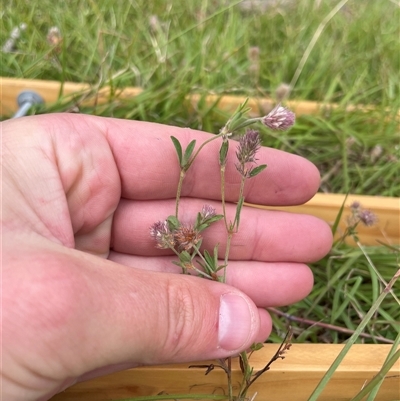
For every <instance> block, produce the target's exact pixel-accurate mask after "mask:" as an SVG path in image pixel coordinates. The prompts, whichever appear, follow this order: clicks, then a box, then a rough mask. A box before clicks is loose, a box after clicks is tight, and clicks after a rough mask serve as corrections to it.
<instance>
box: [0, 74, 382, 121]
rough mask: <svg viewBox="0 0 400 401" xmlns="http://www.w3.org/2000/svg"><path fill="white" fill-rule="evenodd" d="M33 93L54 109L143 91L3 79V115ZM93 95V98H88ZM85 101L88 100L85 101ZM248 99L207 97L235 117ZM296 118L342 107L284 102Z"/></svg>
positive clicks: (266, 105)
mask: <svg viewBox="0 0 400 401" xmlns="http://www.w3.org/2000/svg"><path fill="white" fill-rule="evenodd" d="M28 89H30V90H33V91H35V92H37V93H38V94H39V95H41V96H42V98H43V99H44V101H45V103H46V104H49V105H51V104H52V103H54V102H56V101H57V100H58V99H60V98H63V99H64V100H67V99H71V98H74V99H76V100H77V101H79V102H82V103H83V104H85V105H95V104H103V103H106V102H108V100H109V99H110V97H111V95H112V98H119V99H130V98H133V97H135V96H137V95H139V94H140V93H141V92H142V89H141V88H137V87H126V88H123V89H115V88H111V87H109V86H103V87H102V88H100V89H98V88H96V87H95V86H93V85H92V86H91V85H89V84H86V83H75V82H64V83H61V82H59V81H44V80H35V79H19V78H6V77H0V115H1V116H11V115H12V114H13V113H15V111H16V110H17V109H18V105H17V96H18V94H19V93H20V92H22V91H23V90H28ZM88 94H91V95H90V96H85V95H88ZM83 99H85V100H83ZM200 99H202V97H201V96H200V95H196V94H193V95H191V96H189V98H188V101H189V103H190V104H191V105H192V107H193V108H194V109H196V107H197V104H198V102H199V101H200ZM245 99H246V97H245V96H226V95H224V96H221V95H212V94H211V95H208V96H206V98H205V99H203V100H205V102H206V103H207V104H208V105H212V104H215V103H218V108H219V109H220V110H223V111H225V112H228V113H232V112H233V111H234V110H235V109H236V108H237V107H238V106H239V105H240V104H241V103H243V102H244V100H245ZM274 104H275V100H273V99H270V98H250V99H249V100H248V104H247V105H248V106H249V107H250V108H251V110H250V112H249V115H250V116H252V117H258V116H260V115H262V114H263V113H267V112H269V111H270V110H271V109H272V107H273V106H274ZM285 105H287V106H288V107H289V108H290V109H291V110H293V111H294V112H295V113H296V115H298V116H300V115H307V114H317V113H320V112H321V110H329V109H334V108H337V107H339V106H338V105H337V104H334V103H320V102H313V101H306V100H301V101H297V100H288V101H286V102H285ZM373 108H374V107H373V106H368V105H367V106H365V105H363V106H357V105H353V106H351V105H350V106H347V108H346V109H347V110H349V111H352V110H356V109H358V110H371V109H373Z"/></svg>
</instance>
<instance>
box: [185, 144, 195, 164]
mask: <svg viewBox="0 0 400 401" xmlns="http://www.w3.org/2000/svg"><path fill="white" fill-rule="evenodd" d="M195 146H196V139H193V141H191V142H190V143H189V145H188V147H187V148H186V150H185V154H184V155H183V160H182V167H184V166H186V164H187V163H188V161H189V159H190V157H191V156H192V153H193V150H194V147H195Z"/></svg>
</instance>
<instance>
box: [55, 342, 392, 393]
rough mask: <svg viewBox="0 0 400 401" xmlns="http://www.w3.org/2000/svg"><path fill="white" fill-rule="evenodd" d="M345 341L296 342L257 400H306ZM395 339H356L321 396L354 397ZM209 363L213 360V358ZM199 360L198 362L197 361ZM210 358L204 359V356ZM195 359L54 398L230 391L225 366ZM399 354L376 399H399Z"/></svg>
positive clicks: (256, 357)
mask: <svg viewBox="0 0 400 401" xmlns="http://www.w3.org/2000/svg"><path fill="white" fill-rule="evenodd" d="M277 347H278V345H277V344H265V346H264V348H263V349H262V350H260V351H257V352H255V353H254V354H253V356H252V358H251V362H252V366H253V367H254V369H255V370H260V369H262V368H263V367H264V366H265V364H266V363H267V362H268V361H269V360H270V358H271V357H272V355H273V354H274V353H275V351H276V349H277ZM342 347H343V345H340V344H293V346H292V348H291V349H290V351H289V352H288V353H287V354H286V358H285V359H284V360H277V361H276V362H274V363H273V364H272V367H271V370H270V371H268V372H267V373H265V374H264V375H263V376H261V377H260V378H259V379H258V380H257V382H256V383H255V384H254V386H253V387H252V390H251V392H250V394H254V393H255V392H257V393H258V395H257V398H256V400H260V401H262V400H274V401H287V400H291V401H304V400H306V399H307V398H308V397H309V396H310V395H311V393H312V391H313V390H314V388H315V387H316V385H317V384H318V383H319V381H320V380H321V378H322V376H323V375H324V373H325V372H326V371H327V370H328V368H329V367H330V365H331V363H332V362H333V360H334V359H335V358H336V356H337V355H338V353H339V352H340V350H341V349H342ZM390 348H391V345H386V344H383V345H371V344H356V345H354V346H353V347H352V348H351V349H350V351H349V353H348V354H347V355H346V357H345V359H344V360H343V362H342V364H341V365H340V366H339V368H338V370H337V371H336V373H335V374H334V376H333V378H332V379H331V381H330V383H329V384H328V386H327V387H326V389H325V390H324V392H323V393H322V395H321V396H320V398H319V401H332V400H349V399H350V398H352V397H353V396H355V395H356V394H357V392H358V391H360V390H361V389H362V388H363V386H365V384H366V383H368V382H369V381H370V380H371V379H372V378H373V377H374V376H375V375H376V374H377V373H378V372H379V370H380V369H381V367H382V365H383V363H384V360H385V358H386V356H387V354H388V352H389V350H390ZM209 363H212V361H210V362H209ZM195 364H196V363H195ZM202 364H204V362H202ZM189 365H190V364H176V365H166V366H154V367H142V368H136V369H130V370H126V371H123V372H118V373H114V374H112V375H108V376H104V377H99V378H96V379H93V380H91V381H88V382H82V383H79V384H76V385H75V386H73V387H71V388H69V389H67V390H66V391H64V392H63V393H60V394H58V395H56V396H55V397H53V398H52V401H75V400H82V401H94V400H98V401H102V400H117V399H122V398H128V397H135V396H145V395H156V394H158V393H160V392H166V393H169V394H179V393H180V394H188V393H189V394H211V393H213V394H224V391H225V394H226V378H225V376H224V373H223V372H222V371H221V370H220V369H215V370H213V371H212V372H210V373H209V374H208V375H207V376H205V374H204V373H205V369H202V368H192V369H189V368H188V366H189ZM232 371H233V382H234V383H237V382H238V381H239V380H240V368H239V365H238V363H237V361H235V362H234V363H233V367H232ZM399 373H400V361H399V360H398V361H397V362H396V363H395V365H394V366H393V367H392V369H391V370H390V372H389V373H388V374H387V376H386V378H385V380H384V381H383V384H382V386H381V389H380V391H379V394H378V397H377V398H376V400H378V401H379V400H381V401H386V400H395V399H399V396H400V394H399V391H400V387H399V377H400V376H399Z"/></svg>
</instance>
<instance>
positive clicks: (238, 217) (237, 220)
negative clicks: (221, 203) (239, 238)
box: [235, 196, 244, 230]
mask: <svg viewBox="0 0 400 401" xmlns="http://www.w3.org/2000/svg"><path fill="white" fill-rule="evenodd" d="M243 202H244V197H243V196H242V197H241V198H240V199H239V201H238V204H237V205H236V215H235V224H236V230H238V229H239V223H240V213H241V212H242V208H243Z"/></svg>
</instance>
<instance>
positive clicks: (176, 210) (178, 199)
mask: <svg viewBox="0 0 400 401" xmlns="http://www.w3.org/2000/svg"><path fill="white" fill-rule="evenodd" d="M185 176H186V172H185V170H184V169H181V173H180V174H179V183H178V188H177V190H176V201H175V217H176V218H178V212H179V201H180V199H181V192H182V184H183V180H184V179H185Z"/></svg>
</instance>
